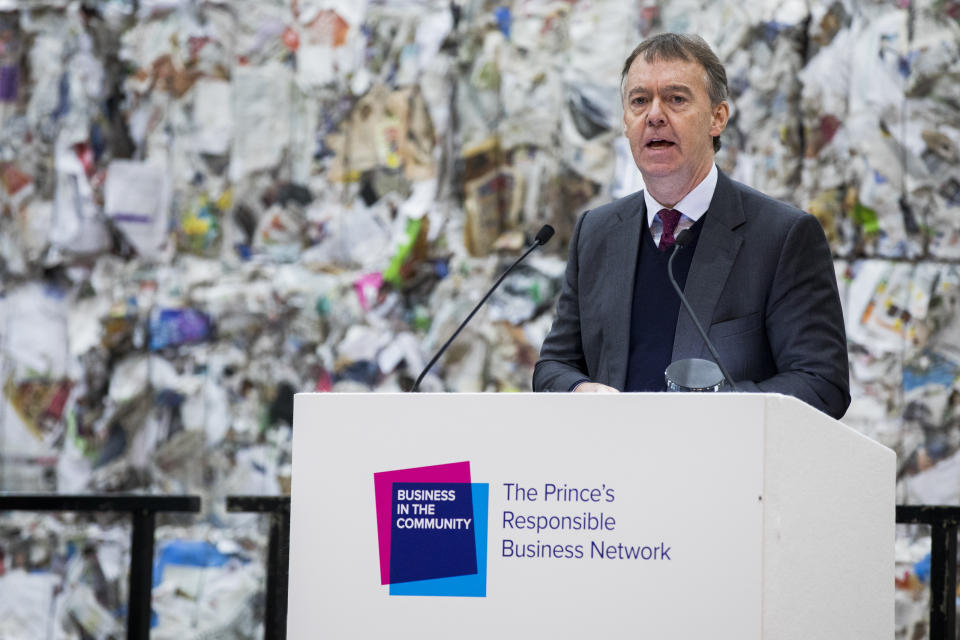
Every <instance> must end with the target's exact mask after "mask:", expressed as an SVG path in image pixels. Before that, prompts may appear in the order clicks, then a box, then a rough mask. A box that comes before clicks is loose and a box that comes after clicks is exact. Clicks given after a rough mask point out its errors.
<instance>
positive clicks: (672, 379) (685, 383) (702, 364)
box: [665, 229, 737, 391]
mask: <svg viewBox="0 0 960 640" xmlns="http://www.w3.org/2000/svg"><path fill="white" fill-rule="evenodd" d="M692 235H693V234H692V233H691V232H690V230H689V229H684V230H683V231H681V232H680V233H678V234H677V237H676V238H675V239H674V247H673V253H671V254H670V259H669V260H668V261H667V275H668V276H669V277H670V284H672V285H673V289H674V291H676V292H677V295H678V296H680V302H681V304H683V308H684V309H686V310H687V313H688V314H690V319H691V320H693V324H694V326H696V327H697V331H699V332H700V337H701V338H703V342H704V344H706V345H707V349H709V350H710V355H712V356H713V360H714V362H716V363H717V364H716V366H717V367H719V368H720V372H721V373H722V374H723V378H724V379H725V380H726V381H727V384H728V385H730V388H731V389H733V390H734V391H737V385H736V384H734V382H733V378H732V377H731V376H730V372H729V371H727V368H726V367H724V366H723V362H721V361H720V354H719V353H717V348H716V347H715V346H713V342H711V341H710V338H709V337H707V332H706V331H704V330H703V327H702V326H701V325H700V321H699V320H697V316H696V314H694V313H693V308H692V307H691V306H690V302H689V301H688V300H687V297H686V296H685V295H683V290H682V289H680V285H678V284H677V281H676V279H675V278H674V277H673V259H674V258H676V257H677V252H678V251H680V249H682V248H683V247H685V246H686V245H687V244H689V243H690V240H691V239H692ZM712 365H713V363H712V362H710V361H708V360H701V359H699V358H688V359H686V360H678V361H677V362H673V363H671V364H670V366H669V367H667V371H666V372H665V374H666V377H667V385H668V386H670V385H671V384H672V385H674V386H676V387H680V388H687V389H704V388H705V387H713V386H716V385H715V383H713V382H712V381H709V380H710V378H709V377H708V378H707V380H708V382H706V384H704V383H703V382H702V378H703V375H704V374H706V375H707V376H709V375H710V374H711V371H710V370H711V369H713V370H714V371H713V373H714V378H713V379H716V378H715V367H713V366H712ZM671 374H672V375H671ZM698 374H700V375H698ZM678 378H682V380H678ZM695 378H701V379H700V380H697V379H695Z"/></svg>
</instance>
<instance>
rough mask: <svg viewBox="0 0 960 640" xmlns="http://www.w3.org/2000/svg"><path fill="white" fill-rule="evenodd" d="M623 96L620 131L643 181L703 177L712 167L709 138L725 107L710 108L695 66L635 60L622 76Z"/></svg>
mask: <svg viewBox="0 0 960 640" xmlns="http://www.w3.org/2000/svg"><path fill="white" fill-rule="evenodd" d="M624 96H625V97H624V105H623V124H624V133H625V134H626V136H627V139H628V140H629V141H630V150H631V151H632V152H633V159H634V161H635V162H636V163H637V167H639V168H640V173H641V174H643V178H644V181H648V180H650V179H651V178H652V179H656V178H664V177H673V178H676V179H678V180H680V181H692V180H694V179H695V178H699V179H702V178H703V176H706V174H707V172H708V171H709V170H710V165H711V164H712V163H713V136H717V135H720V132H721V131H723V129H724V127H726V125H727V118H728V117H729V113H730V108H729V106H728V105H727V103H726V102H721V103H720V104H718V105H711V104H710V96H709V94H708V93H707V74H706V71H705V70H704V68H703V66H701V65H700V63H698V62H693V61H690V62H686V61H684V60H657V61H654V62H647V61H646V60H644V59H643V55H640V56H637V58H636V60H634V61H633V64H631V65H630V70H629V71H628V72H627V77H626V81H625V84H624ZM701 174H702V175H701ZM690 186H691V187H692V186H694V185H693V184H691V185H690Z"/></svg>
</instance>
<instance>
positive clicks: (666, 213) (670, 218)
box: [657, 209, 683, 251]
mask: <svg viewBox="0 0 960 640" xmlns="http://www.w3.org/2000/svg"><path fill="white" fill-rule="evenodd" d="M681 215H683V214H682V213H680V212H679V211H677V210H676V209H660V211H658V212H657V217H658V218H660V222H662V223H663V233H662V234H660V251H666V250H667V249H669V248H670V247H672V246H673V243H674V237H673V232H674V231H676V230H677V224H678V223H679V222H680V216H681Z"/></svg>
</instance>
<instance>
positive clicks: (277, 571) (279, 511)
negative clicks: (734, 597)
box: [0, 493, 960, 640]
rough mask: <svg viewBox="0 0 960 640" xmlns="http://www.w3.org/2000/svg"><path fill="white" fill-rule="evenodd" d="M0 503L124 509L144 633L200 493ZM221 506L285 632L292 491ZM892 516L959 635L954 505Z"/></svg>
mask: <svg viewBox="0 0 960 640" xmlns="http://www.w3.org/2000/svg"><path fill="white" fill-rule="evenodd" d="M2 511H73V512H121V513H122V512H126V513H129V514H130V516H131V519H132V522H133V530H132V533H131V538H130V542H131V546H130V582H129V586H130V600H129V606H128V608H127V638H128V640H146V639H147V638H149V637H150V598H151V590H152V584H153V559H154V528H155V524H156V514H157V513H159V512H189V513H198V512H199V511H200V498H199V497H198V496H154V495H129V494H125V495H57V494H2V493H0V512H2ZM227 511H229V512H233V513H241V512H246V513H265V514H269V515H270V538H269V547H268V551H267V571H266V573H267V584H266V607H265V619H264V638H265V639H266V640H283V639H284V638H286V630H287V588H288V586H287V580H288V577H289V565H290V497H289V496H228V497H227ZM896 521H897V523H898V524H922V525H928V526H930V529H931V531H930V545H931V549H930V590H931V598H930V620H929V638H930V640H957V631H956V619H957V610H956V597H957V596H956V593H957V532H958V529H960V507H956V506H934V505H898V506H897V512H896Z"/></svg>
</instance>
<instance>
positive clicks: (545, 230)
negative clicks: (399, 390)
mask: <svg viewBox="0 0 960 640" xmlns="http://www.w3.org/2000/svg"><path fill="white" fill-rule="evenodd" d="M552 236H553V227H551V226H550V225H544V226H543V227H542V228H541V229H540V231H539V232H537V237H536V238H534V241H533V244H532V245H530V248H528V249H527V250H526V251H525V252H524V253H523V255H522V256H520V257H519V258H517V259H516V260H515V261H514V262H513V264H511V265H510V268H509V269H507V270H506V271H504V272H503V274H502V275H501V276H500V277H499V278H498V279H497V281H496V283H494V285H493V287H491V288H490V290H489V291H487V294H486V295H485V296H483V299H482V300H480V302H478V303H477V306H475V307H474V308H473V311H471V312H470V315H468V316H467V318H466V320H464V321H463V322H461V323H460V326H459V327H457V330H456V331H454V332H453V335H452V336H450V338H448V339H447V341H446V342H445V343H444V344H443V346H442V347H440V350H439V351H437V353H436V354H435V355H434V356H433V358H431V359H430V362H428V363H427V366H426V367H424V368H423V371H422V372H420V376H419V377H418V378H417V381H416V382H414V383H413V387H411V388H410V393H416V392H417V391H419V390H420V383H421V382H422V381H423V378H424V376H426V375H427V372H428V371H430V368H431V367H433V365H434V364H436V362H437V360H439V359H440V356H442V355H443V353H444V352H445V351H446V350H447V347H449V346H450V343H452V342H453V341H454V339H456V337H457V336H458V335H460V332H461V331H462V330H463V328H464V327H465V326H467V323H468V322H470V319H471V318H473V316H474V315H475V314H476V313H477V311H479V310H480V307H482V306H483V303H485V302H486V301H487V299H488V298H489V297H490V296H491V295H493V292H494V291H496V290H497V287H499V286H500V283H501V282H503V280H504V278H506V277H507V275H509V274H510V272H511V271H513V268H514V267H516V266H517V265H518V264H520V263H521V262H523V260H524V258H526V257H527V256H528V255H530V254H531V253H532V252H533V250H534V249H536V248H537V247H540V246H543V245H545V244H546V243H547V241H548V240H549V239H550V238H551V237H552Z"/></svg>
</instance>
